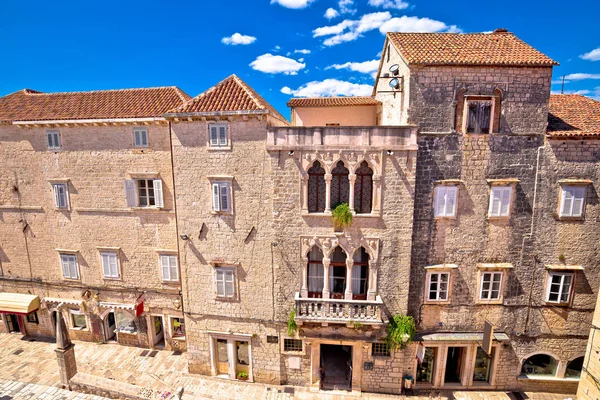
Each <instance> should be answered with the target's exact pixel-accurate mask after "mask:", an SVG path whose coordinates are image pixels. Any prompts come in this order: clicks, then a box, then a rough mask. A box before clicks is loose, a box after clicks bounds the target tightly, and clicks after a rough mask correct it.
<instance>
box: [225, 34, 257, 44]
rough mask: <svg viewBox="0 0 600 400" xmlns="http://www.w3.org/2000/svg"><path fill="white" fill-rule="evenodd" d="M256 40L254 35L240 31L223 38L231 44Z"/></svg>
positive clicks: (249, 42)
mask: <svg viewBox="0 0 600 400" xmlns="http://www.w3.org/2000/svg"><path fill="white" fill-rule="evenodd" d="M255 41H256V38H255V37H254V36H248V35H242V34H240V33H237V32H236V33H234V34H233V35H231V36H227V37H224V38H223V39H221V42H222V43H225V44H231V45H233V46H235V45H237V44H251V43H254V42H255Z"/></svg>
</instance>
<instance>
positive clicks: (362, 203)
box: [354, 161, 373, 214]
mask: <svg viewBox="0 0 600 400" xmlns="http://www.w3.org/2000/svg"><path fill="white" fill-rule="evenodd" d="M372 208H373V170H372V169H371V168H370V167H369V164H368V163H367V162H366V161H363V162H362V163H360V166H359V167H358V169H357V170H356V181H355V182H354V211H356V213H357V214H370V213H371V210H372Z"/></svg>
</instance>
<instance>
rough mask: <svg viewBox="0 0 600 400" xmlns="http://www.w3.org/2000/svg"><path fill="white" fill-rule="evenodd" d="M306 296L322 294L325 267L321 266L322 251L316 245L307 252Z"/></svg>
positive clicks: (318, 296) (319, 295)
mask: <svg viewBox="0 0 600 400" xmlns="http://www.w3.org/2000/svg"><path fill="white" fill-rule="evenodd" d="M307 273H308V297H311V298H315V297H317V298H320V297H322V296H323V284H324V276H325V268H324V267H323V252H322V251H321V249H319V248H318V247H317V246H314V247H313V248H312V249H310V252H309V253H308V271H307Z"/></svg>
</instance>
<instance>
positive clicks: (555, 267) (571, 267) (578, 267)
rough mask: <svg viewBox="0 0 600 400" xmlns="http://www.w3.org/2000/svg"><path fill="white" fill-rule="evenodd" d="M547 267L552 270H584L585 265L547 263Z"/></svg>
mask: <svg viewBox="0 0 600 400" xmlns="http://www.w3.org/2000/svg"><path fill="white" fill-rule="evenodd" d="M546 269H549V270H551V271H583V267H582V266H581V265H561V264H555V265H546Z"/></svg>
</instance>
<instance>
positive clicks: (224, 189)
mask: <svg viewBox="0 0 600 400" xmlns="http://www.w3.org/2000/svg"><path fill="white" fill-rule="evenodd" d="M219 189H220V191H221V211H229V185H228V184H226V183H221V184H220V185H219Z"/></svg>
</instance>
